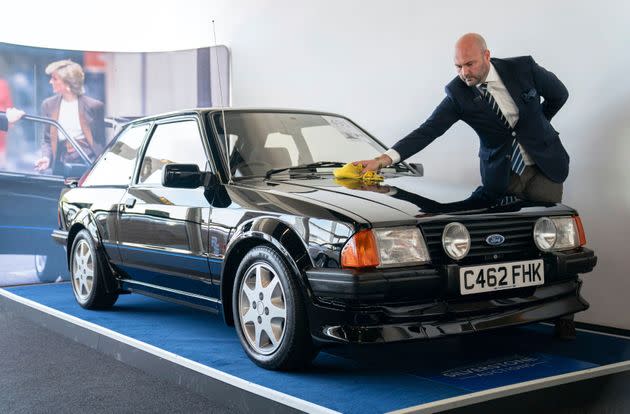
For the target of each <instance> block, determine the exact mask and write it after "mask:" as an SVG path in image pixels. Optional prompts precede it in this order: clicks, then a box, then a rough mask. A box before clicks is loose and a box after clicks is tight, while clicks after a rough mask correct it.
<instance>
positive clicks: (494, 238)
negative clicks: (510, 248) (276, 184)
mask: <svg viewBox="0 0 630 414" xmlns="http://www.w3.org/2000/svg"><path fill="white" fill-rule="evenodd" d="M504 241H505V237H503V236H502V235H500V234H491V235H489V236H488V237H486V243H488V244H489V245H490V246H498V245H500V244H503V242H504Z"/></svg>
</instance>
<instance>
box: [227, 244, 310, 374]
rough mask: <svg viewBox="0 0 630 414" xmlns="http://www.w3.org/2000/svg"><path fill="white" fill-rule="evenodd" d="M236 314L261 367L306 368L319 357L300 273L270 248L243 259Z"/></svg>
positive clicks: (242, 337) (237, 323)
mask: <svg viewBox="0 0 630 414" xmlns="http://www.w3.org/2000/svg"><path fill="white" fill-rule="evenodd" d="M232 312H233V315H234V322H235V323H234V325H235V327H236V332H237V333H238V337H239V339H240V341H241V345H242V346H243V349H244V350H245V353H246V354H247V356H248V357H249V358H250V359H251V360H252V361H253V362H254V363H256V365H258V366H260V367H263V368H266V369H271V370H283V371H289V370H296V369H301V368H304V367H306V366H308V365H309V364H310V362H311V361H312V360H313V359H314V358H315V356H316V355H317V353H318V349H317V348H315V347H314V345H313V341H312V339H311V336H310V331H309V328H308V320H307V316H306V309H305V304H304V299H303V295H302V291H301V289H300V286H299V283H298V281H297V280H296V275H295V274H294V273H293V272H292V271H291V270H290V268H289V266H288V265H287V263H286V261H285V260H284V259H283V258H282V256H280V254H278V252H277V251H276V250H274V249H272V248H271V247H268V246H257V247H254V248H253V249H252V250H251V251H250V252H248V253H247V254H246V255H245V257H244V258H243V260H242V261H241V264H240V266H239V267H238V270H237V272H236V280H235V282H234V290H233V292H232Z"/></svg>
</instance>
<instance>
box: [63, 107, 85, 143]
mask: <svg viewBox="0 0 630 414" xmlns="http://www.w3.org/2000/svg"><path fill="white" fill-rule="evenodd" d="M57 122H59V124H60V125H61V126H62V127H63V129H64V130H65V131H66V132H67V133H68V135H70V136H71V137H73V138H74V139H85V135H83V130H82V129H81V120H80V119H79V100H78V99H75V100H74V101H69V102H68V101H65V100H63V99H62V100H61V105H60V106H59V118H58V119H57ZM65 139H66V136H65V135H64V134H59V141H65Z"/></svg>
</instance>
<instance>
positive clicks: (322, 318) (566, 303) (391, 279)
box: [307, 249, 597, 343]
mask: <svg viewBox="0 0 630 414" xmlns="http://www.w3.org/2000/svg"><path fill="white" fill-rule="evenodd" d="M543 260H544V263H545V284H544V285H542V286H537V287H527V288H518V289H511V290H504V291H498V292H490V293H481V294H476V295H466V296H462V295H460V294H459V279H458V278H459V266H458V265H456V264H451V265H445V266H442V267H440V268H428V267H427V268H414V269H407V270H397V271H396V270H375V271H371V272H364V273H361V272H356V271H347V270H339V269H334V270H329V271H326V270H321V269H317V270H312V271H307V277H308V281H309V284H310V286H311V288H312V291H313V294H314V296H315V298H313V300H312V302H311V306H310V307H309V313H310V315H309V317H310V321H311V333H312V335H313V337H315V338H316V339H317V340H319V341H322V342H331V341H332V342H354V343H373V342H394V341H404V340H411V339H426V338H435V337H440V336H446V335H452V334H462V333H469V332H475V331H481V330H486V329H493V328H499V327H505V326H513V325H520V324H525V323H531V322H537V321H543V320H548V319H554V318H557V317H560V316H564V315H568V314H573V313H576V312H580V311H583V310H586V309H588V306H589V305H588V303H587V302H586V301H585V300H584V299H583V298H582V297H581V296H580V294H579V291H580V287H581V281H579V280H578V278H577V274H578V273H586V272H590V271H591V270H592V269H593V267H594V266H595V264H596V263H597V257H596V256H595V255H594V253H593V251H591V250H589V249H581V250H580V251H577V252H561V253H553V254H547V255H545V256H544V257H543Z"/></svg>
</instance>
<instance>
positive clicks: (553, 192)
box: [507, 165, 563, 203]
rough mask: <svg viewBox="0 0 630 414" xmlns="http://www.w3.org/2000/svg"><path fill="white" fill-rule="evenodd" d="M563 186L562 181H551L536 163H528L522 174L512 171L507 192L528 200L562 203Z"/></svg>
mask: <svg viewBox="0 0 630 414" xmlns="http://www.w3.org/2000/svg"><path fill="white" fill-rule="evenodd" d="M562 187H563V185H562V183H556V182H554V181H551V180H550V179H549V178H547V176H545V174H543V173H542V171H540V169H538V167H537V166H536V165H528V166H527V167H525V170H524V171H523V174H521V175H520V176H519V175H516V174H514V172H512V175H511V176H510V185H508V189H507V192H508V194H511V195H515V196H517V197H519V198H522V199H523V200H527V201H544V202H550V203H560V202H562Z"/></svg>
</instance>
